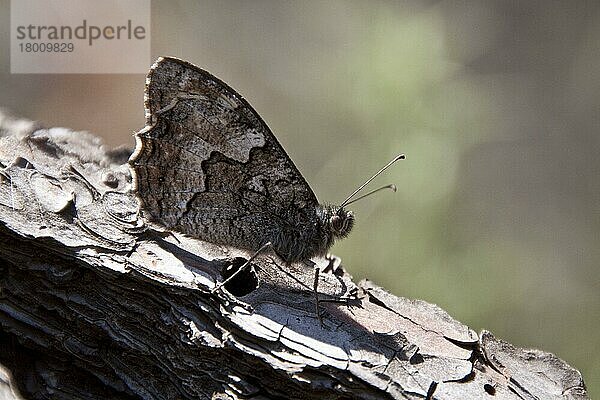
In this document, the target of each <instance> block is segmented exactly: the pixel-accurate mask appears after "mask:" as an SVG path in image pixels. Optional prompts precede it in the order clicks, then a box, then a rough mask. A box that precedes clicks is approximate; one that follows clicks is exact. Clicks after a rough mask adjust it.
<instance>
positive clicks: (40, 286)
mask: <svg viewBox="0 0 600 400" xmlns="http://www.w3.org/2000/svg"><path fill="white" fill-rule="evenodd" d="M0 135H1V136H2V137H1V138H0V162H1V163H2V165H0V167H1V168H2V170H1V171H0V260H1V262H0V346H1V349H2V350H1V351H0V363H2V364H3V365H4V366H5V367H6V369H7V371H10V373H9V374H8V373H2V372H1V371H2V369H0V398H3V397H2V394H3V393H5V394H4V396H5V397H4V398H11V397H9V395H8V394H7V393H8V391H7V381H8V376H9V375H10V376H11V379H10V384H11V386H12V388H13V390H14V391H15V393H20V395H18V394H15V393H13V394H12V395H11V396H12V398H18V396H22V397H25V398H36V399H38V398H39V399H41V398H55V399H77V398H81V399H84V398H85V399H90V398H113V399H139V398H144V399H182V398H186V399H187V398H189V399H192V398H202V399H204V398H206V399H209V398H218V399H247V398H263V399H284V398H298V399H324V398H326V399H348V398H360V399H382V398H389V399H423V398H430V399H434V398H435V399H482V398H488V397H489V398H497V399H553V398H560V399H565V398H569V399H585V398H587V394H586V391H585V386H584V383H583V380H582V378H581V375H580V373H579V372H578V371H576V370H575V369H573V368H571V367H569V366H568V365H567V364H566V363H564V362H563V361H561V360H560V359H558V358H557V357H555V356H554V355H552V354H549V353H544V352H541V351H537V350H523V349H519V348H515V347H514V346H512V345H510V344H508V343H506V342H503V341H501V340H498V339H496V338H495V337H494V336H493V335H492V334H491V333H489V332H486V331H484V332H482V333H481V334H479V335H478V334H476V333H475V332H474V331H472V330H471V329H469V328H468V327H467V326H465V325H463V324H461V323H460V322H458V321H455V320H454V319H452V318H451V317H450V316H449V315H448V314H447V313H446V312H445V311H443V310H442V309H440V308H439V307H437V306H435V305H432V304H428V303H426V302H424V301H420V300H410V299H405V298H401V297H395V296H393V295H392V294H390V293H388V292H386V291H385V290H384V289H382V288H380V287H378V286H376V285H374V284H373V283H371V282H369V281H362V282H360V283H358V284H355V283H353V282H352V279H351V277H350V276H349V275H348V274H347V273H346V272H344V270H343V269H342V268H341V267H340V268H338V269H337V270H336V272H335V273H327V274H325V273H322V274H320V278H319V279H320V281H319V296H320V298H321V300H322V301H321V302H320V303H321V313H322V315H323V324H322V325H321V324H320V323H319V320H318V318H317V316H316V314H315V308H314V307H315V300H314V297H313V291H312V280H313V278H314V275H313V269H312V268H308V267H307V266H305V265H292V266H286V265H285V264H283V263H282V262H281V261H280V260H279V259H278V258H277V257H276V256H275V255H272V254H270V253H268V252H267V253H265V254H264V255H260V256H259V257H257V258H256V259H255V260H253V262H252V268H251V269H250V270H249V271H247V272H245V273H241V274H240V276H238V277H236V279H234V280H232V282H230V283H229V284H227V285H226V286H225V288H227V290H220V291H217V292H215V293H211V289H212V288H213V287H214V285H215V282H217V281H222V280H223V279H224V276H226V275H227V274H228V273H230V270H231V269H232V268H233V269H235V267H236V266H237V267H239V266H240V265H241V264H243V262H245V260H247V259H248V258H249V257H250V256H251V254H248V253H247V252H245V251H242V250H238V249H235V248H227V247H223V246H217V245H214V244H211V243H205V242H202V241H199V240H196V239H193V238H188V237H185V236H183V235H180V234H177V233H170V232H161V231H160V228H158V227H153V226H148V225H147V224H145V223H144V222H143V221H142V220H141V219H140V218H139V216H138V204H137V201H136V199H135V197H134V196H133V195H132V194H131V193H130V192H129V190H130V181H131V177H130V173H129V168H128V166H127V165H126V159H127V157H128V156H129V151H128V150H126V149H117V150H113V151H109V150H106V149H105V148H104V147H103V146H101V142H100V140H99V139H98V138H96V137H94V136H92V135H90V134H88V133H85V132H72V131H70V130H67V129H63V128H52V129H44V128H41V127H38V126H36V125H35V124H33V123H31V122H29V121H23V120H15V119H11V118H9V117H7V116H5V115H0ZM331 262H333V260H327V259H322V260H316V263H317V265H318V266H320V267H321V268H322V269H324V268H325V267H326V266H327V265H328V264H329V263H331ZM232 266H233V267H232ZM228 271H229V272H228ZM349 293H350V294H351V295H352V296H350V299H349V300H348V304H339V303H337V302H328V301H326V300H328V299H333V298H334V297H337V296H340V295H344V294H346V295H347V294H349Z"/></svg>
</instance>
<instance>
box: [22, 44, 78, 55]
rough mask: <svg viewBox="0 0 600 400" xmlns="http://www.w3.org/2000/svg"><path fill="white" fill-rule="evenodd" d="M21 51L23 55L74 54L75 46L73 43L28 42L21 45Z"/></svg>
mask: <svg viewBox="0 0 600 400" xmlns="http://www.w3.org/2000/svg"><path fill="white" fill-rule="evenodd" d="M19 49H20V50H21V53H72V52H73V50H75V45H74V44H73V43H72V42H68V43H67V42H57V43H46V42H42V43H38V42H33V43H32V42H27V43H19Z"/></svg>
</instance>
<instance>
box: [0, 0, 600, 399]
mask: <svg viewBox="0 0 600 400" xmlns="http://www.w3.org/2000/svg"><path fill="white" fill-rule="evenodd" d="M0 15H1V20H0V32H2V36H3V37H4V38H5V39H4V40H2V41H1V42H0V50H1V52H0V68H1V69H0V106H2V107H5V108H7V109H9V110H11V111H12V112H13V113H15V114H17V115H20V116H23V117H28V118H32V119H36V120H39V121H42V122H43V123H44V124H46V125H48V126H67V127H70V128H74V129H79V130H89V131H92V132H94V133H96V134H99V135H102V136H103V137H105V139H106V142H107V143H108V144H109V145H111V146H112V145H119V144H126V145H128V146H133V138H132V136H131V134H132V132H133V131H135V130H137V129H139V128H141V127H142V126H143V124H144V118H143V105H142V95H143V85H144V76H142V75H11V74H10V73H9V71H10V67H9V60H8V49H9V47H8V46H9V40H8V34H9V26H10V24H9V2H8V1H7V0H0ZM152 53H153V54H152V59H154V58H155V57H157V56H160V55H173V56H177V57H181V58H184V59H187V60H189V61H191V62H193V63H195V64H197V65H199V66H201V67H203V68H205V69H207V70H209V71H211V72H213V73H214V74H216V75H217V76H219V77H221V78H222V79H223V80H224V81H225V82H228V83H229V84H230V85H232V86H233V87H234V88H236V89H237V90H239V91H240V92H241V93H242V94H243V95H245V97H246V98H247V99H248V100H249V101H250V103H251V104H253V105H254V107H255V108H256V110H257V111H258V112H259V114H260V115H261V116H262V117H263V118H264V119H265V120H266V121H267V123H268V124H269V125H270V127H271V129H272V130H273V132H275V134H276V135H277V137H278V138H279V140H280V141H281V143H282V144H283V145H284V147H285V148H286V149H287V151H288V153H289V154H290V156H291V158H292V159H293V160H294V161H295V162H296V164H297V166H298V167H299V169H300V170H301V171H302V173H303V174H304V176H305V177H306V178H307V180H308V181H309V182H310V183H311V186H312V188H313V189H314V191H315V192H316V193H317V196H318V197H319V199H320V200H322V201H330V202H339V201H341V200H342V199H343V198H344V197H345V196H346V195H347V194H348V193H349V192H351V191H352V190H353V189H354V188H356V186H357V185H358V184H359V183H361V182H362V181H363V180H364V179H365V178H367V177H368V176H369V175H370V174H371V173H373V172H374V171H376V170H377V169H378V168H379V167H381V166H382V165H383V164H384V163H386V162H387V161H388V160H389V159H390V158H391V157H393V156H394V155H395V154H397V153H398V152H404V153H406V155H407V160H405V161H402V162H400V163H398V164H397V165H396V166H395V167H394V168H393V169H391V170H390V171H389V172H388V173H387V174H386V175H385V176H384V177H381V178H378V180H377V182H378V183H379V184H385V183H390V182H394V183H396V184H397V185H398V187H399V190H398V193H396V194H395V195H394V194H392V193H382V194H380V195H377V196H374V197H372V198H371V199H370V200H365V201H362V202H359V203H357V204H356V205H354V206H353V207H352V208H353V209H354V210H355V212H356V214H357V218H358V220H357V226H356V228H355V230H354V232H353V234H352V235H351V236H350V237H349V238H348V239H346V240H344V241H343V242H340V243H339V244H338V245H337V246H336V247H335V248H334V250H333V251H334V253H336V254H337V255H339V256H341V257H342V258H343V260H344V264H345V265H346V267H347V268H348V270H349V271H350V272H351V273H352V274H353V275H354V276H355V277H356V278H363V277H369V278H370V279H372V280H374V281H375V282H377V283H379V284H381V285H383V286H384V287H386V288H387V289H389V290H390V291H392V292H393V293H395V294H397V295H401V296H406V297H410V298H420V299H424V300H427V301H429V302H432V303H436V304H438V305H440V306H441V307H442V308H444V309H446V310H447V311H448V312H450V314H451V315H453V316H454V317H455V318H457V319H458V320H460V321H462V322H465V323H467V324H468V325H469V326H471V327H472V328H474V329H476V330H480V329H482V328H486V329H489V330H491V331H492V332H493V333H495V334H496V335H497V336H499V337H501V338H504V339H506V340H508V341H510V342H512V343H514V344H516V345H519V346H522V347H535V348H540V349H543V350H546V351H550V352H553V353H555V354H557V355H558V356H559V357H561V358H563V359H565V360H566V361H567V362H569V363H570V364H571V365H573V366H574V367H576V368H578V369H580V370H581V372H582V373H583V375H584V378H585V380H586V383H587V385H588V388H589V391H590V395H591V396H592V397H600V352H599V351H598V349H599V348H600V334H599V333H598V332H599V331H600V269H599V268H598V263H599V262H600V207H599V206H600V179H599V178H600V174H599V173H600V159H599V158H598V155H599V154H600V129H599V128H600V123H599V122H600V113H599V110H600V2H598V1H541V0H540V1H527V2H523V1H499V0H498V1H496V0H483V1H471V2H465V1H459V2H452V1H403V2H393V1H388V2H386V1H369V2H366V1H297V2H279V1H253V2H247V1H227V2H223V1H211V2H204V1H203V2H199V1H191V0H190V1H156V0H155V1H153V9H152Z"/></svg>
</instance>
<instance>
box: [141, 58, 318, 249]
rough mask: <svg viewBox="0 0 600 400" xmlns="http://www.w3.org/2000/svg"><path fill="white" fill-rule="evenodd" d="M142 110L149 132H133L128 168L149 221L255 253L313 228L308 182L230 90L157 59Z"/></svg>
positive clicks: (183, 66) (192, 70) (182, 65)
mask: <svg viewBox="0 0 600 400" xmlns="http://www.w3.org/2000/svg"><path fill="white" fill-rule="evenodd" d="M145 106H146V127H145V128H144V129H142V130H141V131H139V132H137V133H136V149H135V152H134V154H133V155H132V156H131V158H130V161H129V162H130V165H131V166H132V168H133V175H134V176H133V178H134V190H135V191H136V192H137V196H138V198H139V200H140V202H141V203H142V210H143V212H144V215H145V216H146V218H148V219H149V220H152V221H155V222H158V223H160V224H162V225H164V226H165V227H167V228H171V229H175V230H178V231H181V232H183V233H185V234H189V235H191V236H195V237H198V238H201V239H203V240H207V241H211V242H215V243H220V244H231V245H236V246H238V247H243V248H248V249H254V250H255V249H257V248H258V247H260V246H261V245H262V244H264V243H265V242H267V241H275V242H277V241H278V240H279V241H281V240H287V241H289V240H293V238H283V239H281V236H282V235H283V236H285V235H289V232H292V236H293V232H295V231H296V230H298V229H301V230H304V231H307V230H308V231H310V230H312V229H318V227H316V226H315V221H317V219H316V215H315V213H316V208H317V206H318V202H317V198H316V196H315V195H314V193H313V192H312V190H311V189H310V187H309V185H308V183H307V182H306V181H305V180H304V178H303V177H302V175H301V174H300V172H299V171H298V169H297V168H296V166H295V165H294V163H293V162H292V161H291V160H290V158H289V157H288V155H287V154H286V153H285V151H284V150H283V148H282V147H281V145H280V144H279V143H278V142H277V140H276V138H275V136H274V135H273V133H271V131H270V130H269V128H268V127H267V125H266V124H265V122H264V121H263V120H262V119H261V118H260V116H259V115H258V114H257V113H256V111H254V109H253V108H252V107H251V106H250V104H248V102H247V101H246V100H245V99H244V98H243V97H242V96H241V95H239V94H238V93H237V92H236V91H235V90H233V89H232V88H230V87H229V86H228V85H227V84H225V83H224V82H222V81H220V80H219V79H218V78H216V77H214V76H213V75H211V74H210V73H208V72H206V71H204V70H202V69H200V68H197V67H196V66H194V65H192V64H189V63H187V62H185V61H182V60H178V59H175V58H160V59H158V60H157V62H156V63H155V64H154V65H153V67H152V69H151V70H150V73H149V74H148V77H147V79H146V93H145ZM286 232H288V233H286ZM317 233H318V232H315V234H317ZM305 234H308V235H312V233H310V232H306V233H305ZM317 236H318V235H317ZM276 250H277V248H276Z"/></svg>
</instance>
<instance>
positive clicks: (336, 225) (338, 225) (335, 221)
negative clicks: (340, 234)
mask: <svg viewBox="0 0 600 400" xmlns="http://www.w3.org/2000/svg"><path fill="white" fill-rule="evenodd" d="M329 223H330V224H331V227H332V228H333V230H335V231H339V230H340V229H342V225H343V223H342V219H341V218H340V217H339V216H338V215H334V216H333V217H331V218H330V219H329Z"/></svg>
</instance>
